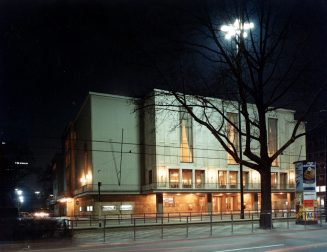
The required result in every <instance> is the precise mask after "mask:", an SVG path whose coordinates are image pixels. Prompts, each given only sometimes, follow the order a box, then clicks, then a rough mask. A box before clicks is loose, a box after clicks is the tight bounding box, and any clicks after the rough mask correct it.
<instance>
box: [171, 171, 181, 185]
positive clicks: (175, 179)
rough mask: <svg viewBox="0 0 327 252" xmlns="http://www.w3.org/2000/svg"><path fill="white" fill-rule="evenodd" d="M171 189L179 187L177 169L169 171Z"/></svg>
mask: <svg viewBox="0 0 327 252" xmlns="http://www.w3.org/2000/svg"><path fill="white" fill-rule="evenodd" d="M169 187H170V188H178V187H179V171H178V170H177V169H170V170H169Z"/></svg>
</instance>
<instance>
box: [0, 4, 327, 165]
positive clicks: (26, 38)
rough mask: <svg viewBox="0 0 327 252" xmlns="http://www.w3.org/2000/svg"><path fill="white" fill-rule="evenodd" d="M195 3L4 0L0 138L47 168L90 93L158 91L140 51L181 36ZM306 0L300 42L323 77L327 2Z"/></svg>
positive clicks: (300, 13)
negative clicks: (179, 12)
mask: <svg viewBox="0 0 327 252" xmlns="http://www.w3.org/2000/svg"><path fill="white" fill-rule="evenodd" d="M193 2H195V1H177V0H175V1H164V0H161V1H150V0H149V1H144V0H143V1H136V0H130V1H126V0H121V1H108V0H102V1H101V0H97V1H96V0H90V1H72V0H71V1H69V0H64V1H56V0H39V1H36V0H28V1H23V0H21V1H14V0H1V1H0V37H1V40H0V116H1V120H0V140H1V141H14V142H17V143H27V144H28V145H29V146H31V148H32V150H33V152H34V155H35V158H36V160H37V161H38V163H39V164H40V165H42V166H44V165H45V164H46V163H49V162H50V160H51V157H52V155H53V154H54V153H55V152H57V151H59V148H60V137H61V135H62V133H63V131H64V129H65V126H66V125H67V124H68V123H69V121H70V120H72V119H73V118H74V116H75V115H76V113H77V111H78V109H79V108H80V106H81V103H82V101H83V100H84V99H85V97H86V95H87V93H88V91H97V92H107V93H113V94H119V95H136V96H139V95H141V94H143V93H145V92H146V91H148V90H150V88H153V87H158V86H159V87H160V84H159V81H158V77H157V76H155V74H154V73H153V72H152V71H151V70H150V69H149V68H147V67H146V64H144V65H143V64H142V63H144V62H146V60H145V59H144V58H142V56H140V55H141V52H142V49H143V48H146V49H148V48H151V47H154V45H158V46H160V45H162V44H165V43H166V42H167V41H168V40H173V39H177V38H178V37H179V34H177V33H176V31H177V30H178V29H172V26H173V25H174V22H175V18H176V15H174V14H175V13H176V9H192V8H193V9H192V10H193V11H194V10H196V9H195V8H194V7H192V4H190V3H193ZM211 2H213V1H211ZM220 2H222V1H220ZM227 2H228V1H227ZM284 2H288V1H284ZM300 2H301V4H297V5H296V18H297V19H298V23H299V25H302V26H303V27H304V30H303V34H301V31H300V30H299V29H298V28H297V30H295V33H296V35H294V37H295V38H296V37H297V36H299V37H301V36H302V35H303V36H305V35H307V34H308V33H310V35H311V40H310V42H309V50H308V51H304V52H303V53H307V54H308V59H310V60H312V59H315V60H316V62H315V65H316V66H318V68H319V71H320V72H322V73H323V74H322V75H321V76H324V69H325V66H326V61H325V60H324V59H325V58H326V56H327V53H326V49H325V43H326V42H327V28H326V23H327V22H326V21H327V20H326V16H327V8H326V6H327V4H326V2H327V1H318V0H317V1H315V0H310V1H300ZM174 28H176V27H174ZM311 49H312V51H311ZM309 51H310V52H309ZM162 54H163V55H164V54H165V52H162ZM311 78H312V76H311ZM323 78H324V77H319V78H317V79H316V80H315V81H316V82H321V81H322V80H323ZM322 106H325V105H324V104H322ZM325 107H326V108H327V106H325Z"/></svg>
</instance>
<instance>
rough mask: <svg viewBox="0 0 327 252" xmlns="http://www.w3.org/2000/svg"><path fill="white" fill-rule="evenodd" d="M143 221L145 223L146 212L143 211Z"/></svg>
mask: <svg viewBox="0 0 327 252" xmlns="http://www.w3.org/2000/svg"><path fill="white" fill-rule="evenodd" d="M143 223H145V213H143Z"/></svg>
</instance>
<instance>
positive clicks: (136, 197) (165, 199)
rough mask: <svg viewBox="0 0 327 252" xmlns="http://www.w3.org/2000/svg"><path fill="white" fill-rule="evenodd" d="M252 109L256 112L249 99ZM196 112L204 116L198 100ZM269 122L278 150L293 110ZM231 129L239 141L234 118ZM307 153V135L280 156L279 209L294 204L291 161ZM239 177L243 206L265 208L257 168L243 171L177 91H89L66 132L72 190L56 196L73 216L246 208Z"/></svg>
mask: <svg viewBox="0 0 327 252" xmlns="http://www.w3.org/2000/svg"><path fill="white" fill-rule="evenodd" d="M190 99H192V98H190ZM212 102H214V103H215V104H216V105H217V106H225V111H226V113H227V115H228V117H229V118H230V120H231V121H233V120H234V121H235V123H236V121H237V120H238V114H237V110H236V109H235V108H236V107H237V106H235V104H233V103H232V102H226V101H222V100H219V99H212ZM249 111H250V113H252V114H253V116H255V114H256V113H255V110H253V109H252V110H251V105H249ZM194 112H195V113H196V114H198V115H199V116H201V109H199V108H197V107H196V106H195V107H194ZM211 117H212V122H213V123H214V124H215V123H217V125H219V123H221V118H220V116H219V115H217V114H216V113H214V112H212V113H211ZM215 120H216V121H215ZM267 125H268V129H267V131H268V138H269V139H268V141H269V143H268V145H269V146H268V147H269V149H270V151H271V152H274V151H275V150H276V149H277V148H278V147H279V146H281V145H282V144H283V143H285V141H287V140H288V139H289V138H290V136H291V133H292V129H293V128H294V125H295V121H294V111H290V110H285V109H277V110H274V111H273V112H271V113H268V114H267ZM225 128H226V134H227V135H228V138H233V139H232V141H237V139H238V136H237V132H236V131H234V130H233V129H232V128H231V127H230V125H228V123H226V125H225ZM301 130H302V131H304V126H302V128H301ZM235 145H238V143H237V142H235ZM251 147H252V148H253V149H255V148H256V146H251ZM305 157H306V149H305V138H304V137H303V138H299V139H297V140H296V141H295V143H294V144H292V145H291V146H290V147H289V148H287V149H286V150H285V151H284V152H283V155H280V156H279V157H278V158H277V160H275V161H274V163H273V167H272V170H271V172H272V176H271V184H272V207H273V209H290V208H294V191H295V189H294V188H295V177H294V176H295V174H294V164H293V163H294V162H295V161H298V160H304V159H305ZM240 176H242V178H243V190H244V205H245V211H247V210H260V200H261V196H260V175H259V173H258V172H257V171H254V170H252V169H250V168H247V167H243V173H242V174H240V167H239V164H237V163H236V162H235V161H234V159H233V158H232V157H231V156H230V155H229V154H228V153H227V152H226V150H224V149H223V147H222V146H221V145H220V144H219V142H218V141H217V140H216V139H215V137H214V136H213V135H212V134H211V132H210V131H209V130H208V129H207V128H206V127H204V126H201V125H200V124H198V123H197V122H195V121H194V120H193V119H192V118H191V116H190V115H189V114H188V113H187V112H186V111H185V109H182V108H181V107H179V106H178V103H176V101H175V100H174V99H173V97H172V96H165V95H162V92H161V91H160V90H154V93H153V95H152V96H151V98H149V99H147V100H146V101H145V102H142V101H141V100H135V99H133V98H131V97H120V96H114V95H108V94H99V93H90V94H89V96H88V98H87V99H86V101H85V103H84V105H83V107H82V108H81V111H80V112H79V114H78V116H77V117H76V119H75V121H74V122H73V123H72V124H71V125H70V127H69V129H68V130H67V132H66V137H65V178H66V183H67V186H66V188H68V189H67V192H65V195H58V196H57V198H58V199H60V201H61V202H62V203H61V204H63V207H66V208H67V211H66V212H67V215H89V214H94V215H98V214H99V215H107V214H124V213H126V214H130V213H134V214H140V213H173V212H194V213H200V212H203V213H207V212H214V213H222V212H231V211H239V209H240Z"/></svg>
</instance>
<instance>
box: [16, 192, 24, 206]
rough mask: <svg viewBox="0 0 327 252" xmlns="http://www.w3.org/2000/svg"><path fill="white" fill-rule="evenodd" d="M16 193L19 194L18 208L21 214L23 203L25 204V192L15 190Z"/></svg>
mask: <svg viewBox="0 0 327 252" xmlns="http://www.w3.org/2000/svg"><path fill="white" fill-rule="evenodd" d="M15 192H16V194H17V200H16V201H17V208H18V212H20V208H21V206H22V203H24V196H23V191H22V190H20V189H17V188H16V189H15Z"/></svg>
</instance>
